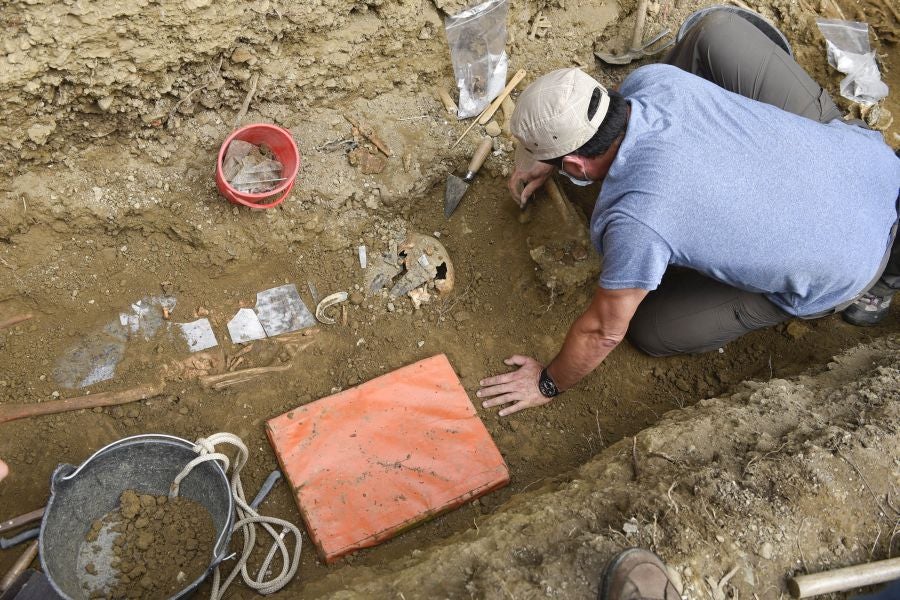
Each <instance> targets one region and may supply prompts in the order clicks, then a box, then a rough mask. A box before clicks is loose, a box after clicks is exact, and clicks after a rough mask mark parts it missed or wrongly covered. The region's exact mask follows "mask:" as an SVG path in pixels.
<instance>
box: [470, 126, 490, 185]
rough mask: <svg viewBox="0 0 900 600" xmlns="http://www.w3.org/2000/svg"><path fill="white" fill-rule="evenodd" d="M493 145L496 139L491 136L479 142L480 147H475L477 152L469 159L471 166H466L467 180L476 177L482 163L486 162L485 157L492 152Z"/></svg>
mask: <svg viewBox="0 0 900 600" xmlns="http://www.w3.org/2000/svg"><path fill="white" fill-rule="evenodd" d="M493 147H494V141H493V140H492V139H491V138H489V137H486V138H484V139H482V140H481V143H480V144H478V148H476V149H475V154H473V155H472V160H470V161H469V166H468V167H466V176H465V178H464V179H465V180H466V181H467V182H471V181H472V179H473V178H474V177H475V174H476V173H478V170H479V169H480V168H481V165H483V164H484V159H486V158H487V156H488V154H490V153H491V149H492V148H493Z"/></svg>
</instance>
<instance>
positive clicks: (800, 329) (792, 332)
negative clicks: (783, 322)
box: [785, 321, 809, 340]
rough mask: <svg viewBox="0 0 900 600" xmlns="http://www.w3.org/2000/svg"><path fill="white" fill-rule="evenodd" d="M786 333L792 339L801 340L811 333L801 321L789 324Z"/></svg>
mask: <svg viewBox="0 0 900 600" xmlns="http://www.w3.org/2000/svg"><path fill="white" fill-rule="evenodd" d="M785 333H787V335H788V337H790V338H791V339H795V340H799V339H800V338H802V337H803V336H804V335H806V334H807V333H809V327H807V326H806V325H804V324H803V323H801V322H800V321H791V322H790V323H788V324H787V327H786V328H785Z"/></svg>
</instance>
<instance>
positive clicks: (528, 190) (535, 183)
mask: <svg viewBox="0 0 900 600" xmlns="http://www.w3.org/2000/svg"><path fill="white" fill-rule="evenodd" d="M545 179H546V178H544V179H532V180H531V181H529V182H528V185H526V186H525V189H523V190H522V194H521V198H522V199H521V201H520V204H519V206H522V205H524V204H525V202H527V201H528V199H529V198H531V197H532V196H533V195H534V193H535V192H536V191H537V189H538V188H539V187H541V186H542V185H544V180H545Z"/></svg>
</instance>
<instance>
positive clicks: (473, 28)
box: [444, 0, 509, 119]
mask: <svg viewBox="0 0 900 600" xmlns="http://www.w3.org/2000/svg"><path fill="white" fill-rule="evenodd" d="M508 14H509V0H487V2H483V3H481V4H479V5H477V6H474V7H472V8H469V9H467V10H464V11H463V12H461V13H459V14H456V15H452V16H449V17H447V18H446V19H445V20H444V27H445V29H446V33H447V42H448V43H449V44H450V59H451V60H452V62H453V74H454V76H455V77H456V85H457V87H458V88H459V113H458V114H459V118H460V119H464V118H466V117H473V116H475V115H477V114H479V113H480V112H481V111H482V110H484V108H485V107H486V106H487V105H488V104H490V102H491V100H493V99H494V98H496V97H497V96H498V95H499V94H500V92H501V91H503V87H504V86H505V85H506V69H507V67H508V65H509V60H508V59H507V56H506V19H507V15H508Z"/></svg>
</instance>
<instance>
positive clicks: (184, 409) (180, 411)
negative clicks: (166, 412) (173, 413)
mask: <svg viewBox="0 0 900 600" xmlns="http://www.w3.org/2000/svg"><path fill="white" fill-rule="evenodd" d="M188 412H190V411H188V409H187V406H182V407H181V408H179V409H178V414H179V415H186V414H188Z"/></svg>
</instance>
